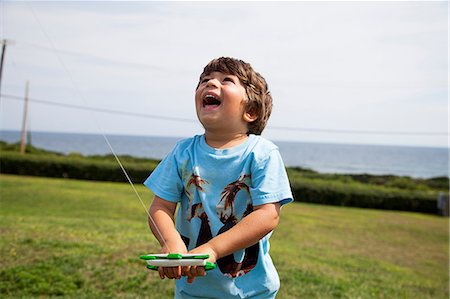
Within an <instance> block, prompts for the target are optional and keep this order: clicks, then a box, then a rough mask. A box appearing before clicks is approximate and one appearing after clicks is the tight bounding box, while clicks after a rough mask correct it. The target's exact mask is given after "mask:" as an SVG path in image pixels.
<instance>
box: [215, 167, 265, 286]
mask: <svg viewBox="0 0 450 299" xmlns="http://www.w3.org/2000/svg"><path fill="white" fill-rule="evenodd" d="M250 179H251V175H248V174H243V175H241V176H240V177H239V178H238V180H237V181H234V182H232V183H230V184H228V185H227V186H226V187H225V188H224V190H223V191H222V193H221V198H220V201H219V203H218V204H217V206H216V212H217V215H218V216H219V218H220V221H221V222H222V223H223V224H224V226H222V228H221V229H220V230H219V232H218V233H217V234H218V235H220V234H221V233H223V232H226V231H227V230H229V229H230V228H232V227H233V226H235V225H236V224H237V223H238V221H239V220H238V218H237V217H236V215H235V211H234V201H235V199H236V195H237V194H238V192H239V191H241V190H243V191H246V192H247V193H248V194H249V196H247V203H246V204H247V208H246V210H245V212H244V213H243V215H242V217H241V219H242V218H244V217H245V216H247V215H248V214H250V213H251V212H252V211H253V205H252V203H251V200H250V190H249V183H250ZM258 253H259V243H256V244H254V245H252V246H250V247H248V248H246V249H245V252H244V258H243V260H242V262H236V260H235V259H234V255H233V254H230V255H227V256H225V257H223V258H221V259H219V260H217V265H218V266H219V269H220V271H221V272H222V273H223V274H224V275H226V276H229V277H231V278H235V277H238V276H242V275H244V274H246V273H248V272H250V271H251V270H252V269H253V268H254V267H255V266H256V263H257V262H258Z"/></svg>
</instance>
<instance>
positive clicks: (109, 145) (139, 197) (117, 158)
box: [25, 2, 170, 252]
mask: <svg viewBox="0 0 450 299" xmlns="http://www.w3.org/2000/svg"><path fill="white" fill-rule="evenodd" d="M25 3H27V5H28V7H29V8H30V10H31V12H32V13H33V16H34V18H35V20H36V21H37V23H38V24H39V27H40V29H41V31H42V32H43V34H44V35H45V37H46V38H47V40H48V42H49V43H50V45H51V47H52V50H53V53H54V54H55V55H56V57H57V59H58V61H59V63H60V64H61V66H62V67H63V69H64V71H65V72H66V74H67V76H68V77H69V78H70V81H71V83H72V85H73V87H74V89H75V91H76V92H77V93H78V97H79V98H81V99H82V100H83V102H84V104H85V105H87V101H86V99H85V98H84V96H83V94H82V92H81V90H80V89H79V88H78V85H77V84H76V83H75V80H74V79H73V77H72V74H71V73H70V72H69V70H68V68H67V67H66V65H65V64H64V62H63V60H62V59H61V57H60V55H59V53H58V51H57V50H56V47H55V45H54V44H53V42H52V40H51V39H50V36H49V35H48V34H47V32H46V30H45V29H44V27H43V26H42V24H41V22H40V21H39V18H38V17H37V15H36V13H35V12H34V9H33V7H32V6H31V5H30V4H29V3H28V2H25ZM91 116H92V120H93V121H94V123H95V124H96V126H97V130H98V132H99V134H100V135H102V136H103V139H104V140H105V142H106V144H107V145H108V147H109V149H110V151H111V153H112V154H113V155H114V158H115V159H116V161H117V163H118V164H119V166H120V169H121V170H122V172H123V174H124V175H125V177H126V178H127V180H128V183H130V185H131V187H132V188H133V191H134V193H135V194H136V196H137V198H138V199H139V201H140V202H141V205H142V207H143V208H144V210H145V212H146V213H147V216H148V219H150V221H151V222H152V224H153V227H154V228H155V230H156V232H157V233H158V236H159V237H160V239H161V240H162V241H163V243H164V246H165V247H166V248H167V250H168V251H169V252H170V248H169V246H168V245H167V242H166V240H165V239H164V236H163V235H162V233H161V231H160V230H159V228H158V225H157V224H156V222H155V221H154V219H153V217H152V216H151V215H150V213H149V211H148V209H147V207H146V206H145V204H144V201H143V200H142V198H141V196H140V195H139V193H138V191H137V190H136V187H135V186H134V184H133V181H132V180H131V178H130V176H129V175H128V173H127V171H126V170H125V167H123V165H122V162H121V161H120V159H119V157H118V156H117V154H116V152H115V151H114V149H113V147H112V145H111V143H110V142H109V139H108V138H107V137H106V135H105V133H104V131H103V130H102V128H101V127H100V123H99V122H98V120H97V118H95V117H94V115H93V112H91Z"/></svg>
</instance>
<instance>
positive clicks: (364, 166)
mask: <svg viewBox="0 0 450 299" xmlns="http://www.w3.org/2000/svg"><path fill="white" fill-rule="evenodd" d="M107 138H108V140H109V141H110V143H111V146H112V147H113V149H114V151H115V152H116V153H117V154H118V155H132V156H136V157H146V158H154V159H162V158H163V157H164V156H165V155H166V154H167V153H168V152H169V151H170V150H171V149H172V148H173V146H174V145H175V143H176V142H177V141H178V140H180V139H181V138H175V137H157V136H121V135H107ZM0 140H3V141H6V142H9V143H11V142H18V141H19V140H20V132H18V131H1V133H0ZM273 142H274V143H275V144H276V145H277V146H278V147H279V149H280V153H281V155H282V157H283V160H284V162H285V164H286V166H288V167H302V168H309V169H313V170H315V171H318V172H322V173H342V174H344V173H347V174H348V173H351V174H362V173H367V174H374V175H387V174H390V175H399V176H410V177H414V178H432V177H442V176H446V177H448V176H449V153H448V149H447V148H433V147H406V146H382V145H353V144H328V143H306V142H286V141H273ZM31 143H32V144H33V145H34V146H36V147H39V148H44V149H47V150H52V151H57V152H61V153H64V154H68V153H75V152H77V153H81V154H83V155H97V154H99V155H102V154H109V153H111V152H110V149H109V147H108V145H107V143H106V141H105V139H104V138H103V136H101V135H94V134H75V133H48V132H33V133H32V134H31Z"/></svg>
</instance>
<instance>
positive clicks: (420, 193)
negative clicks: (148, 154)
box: [0, 144, 448, 214]
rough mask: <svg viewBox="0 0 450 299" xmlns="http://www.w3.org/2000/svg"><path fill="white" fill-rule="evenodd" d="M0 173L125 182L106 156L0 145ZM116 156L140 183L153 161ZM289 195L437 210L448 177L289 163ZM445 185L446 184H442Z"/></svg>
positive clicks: (321, 200) (301, 199) (325, 201)
mask: <svg viewBox="0 0 450 299" xmlns="http://www.w3.org/2000/svg"><path fill="white" fill-rule="evenodd" d="M0 148H1V149H2V152H1V159H0V172H1V173H9V174H19V175H30V176H46V177H59V178H61V177H62V178H73V179H83V180H98V181H113V182H126V181H127V179H126V177H125V175H124V174H123V173H122V171H121V169H120V167H119V165H118V163H117V161H116V159H115V157H114V156H112V155H105V156H88V157H84V156H82V155H79V154H75V153H74V154H69V155H67V156H64V155H62V154H58V153H53V152H47V153H46V152H44V151H42V150H39V149H32V150H31V152H33V153H30V154H26V155H21V154H19V153H17V152H13V151H10V150H8V149H7V146H5V145H4V144H0ZM120 161H121V162H122V164H123V166H124V168H125V169H126V171H127V173H128V174H129V176H130V178H131V180H132V182H133V183H142V182H143V181H144V180H145V179H146V178H147V177H148V175H149V174H150V173H151V172H152V171H153V169H154V168H155V167H156V165H157V164H158V161H155V160H151V159H144V158H136V157H131V156H121V157H120ZM288 175H289V180H290V182H291V187H292V191H293V193H294V197H295V198H296V200H297V201H299V202H310V203H318V204H329V205H339V206H353V207H362V208H374V209H389V210H403V211H416V212H424V213H433V214H436V213H437V205H436V199H437V196H438V193H439V191H442V190H443V187H445V186H446V185H447V186H448V178H435V179H428V180H420V179H412V178H409V177H396V176H372V175H341V174H322V173H318V172H315V171H312V170H308V169H300V168H289V169H288ZM444 190H445V189H444ZM446 190H448V189H446Z"/></svg>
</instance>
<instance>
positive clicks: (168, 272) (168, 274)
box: [164, 267, 174, 279]
mask: <svg viewBox="0 0 450 299" xmlns="http://www.w3.org/2000/svg"><path fill="white" fill-rule="evenodd" d="M172 268H173V267H164V274H165V275H166V277H167V278H170V279H173V278H174V271H173V269H172Z"/></svg>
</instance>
